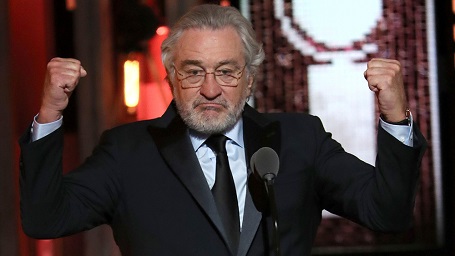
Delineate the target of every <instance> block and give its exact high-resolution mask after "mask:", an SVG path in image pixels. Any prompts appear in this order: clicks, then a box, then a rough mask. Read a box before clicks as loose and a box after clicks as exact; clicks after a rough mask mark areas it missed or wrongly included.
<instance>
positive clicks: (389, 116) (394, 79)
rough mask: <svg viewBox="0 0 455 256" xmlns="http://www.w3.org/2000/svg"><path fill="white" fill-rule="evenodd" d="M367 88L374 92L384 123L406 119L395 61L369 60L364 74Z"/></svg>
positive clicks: (405, 102) (403, 97)
mask: <svg viewBox="0 0 455 256" xmlns="http://www.w3.org/2000/svg"><path fill="white" fill-rule="evenodd" d="M364 76H365V79H366V80H367V81H368V87H369V88H370V90H371V91H373V92H375V94H376V97H377V99H378V105H379V111H380V112H381V114H382V117H383V119H384V121H387V122H399V121H402V120H404V119H405V118H406V108H407V101H406V94H405V90H404V85H403V76H402V74H401V64H400V62H398V61H397V60H390V59H380V58H374V59H371V60H370V61H369V62H368V64H367V70H366V71H365V72H364Z"/></svg>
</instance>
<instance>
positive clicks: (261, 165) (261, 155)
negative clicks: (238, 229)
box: [250, 147, 281, 256]
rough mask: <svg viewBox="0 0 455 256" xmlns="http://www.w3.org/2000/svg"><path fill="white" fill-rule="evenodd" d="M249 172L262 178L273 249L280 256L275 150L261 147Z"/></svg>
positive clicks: (251, 163) (277, 163) (276, 157)
mask: <svg viewBox="0 0 455 256" xmlns="http://www.w3.org/2000/svg"><path fill="white" fill-rule="evenodd" d="M250 166H251V170H252V171H253V172H254V173H255V174H256V175H258V176H260V177H261V178H262V180H263V181H264V185H265V190H266V192H267V196H268V199H269V200H268V201H269V209H270V213H271V216H272V221H273V232H272V233H273V240H272V242H273V247H274V250H275V255H276V256H280V255H281V252H280V236H279V226H278V211H277V208H276V200H275V190H274V187H273V184H274V182H275V177H276V176H277V174H278V169H279V166H280V160H279V158H278V155H277V153H276V152H275V150H273V149H271V148H269V147H262V148H260V149H259V150H258V151H256V153H254V154H253V156H252V157H251V160H250Z"/></svg>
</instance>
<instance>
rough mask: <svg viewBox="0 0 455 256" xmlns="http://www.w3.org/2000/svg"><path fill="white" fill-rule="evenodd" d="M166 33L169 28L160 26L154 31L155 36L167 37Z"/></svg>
mask: <svg viewBox="0 0 455 256" xmlns="http://www.w3.org/2000/svg"><path fill="white" fill-rule="evenodd" d="M167 33H169V28H168V27H166V26H161V27H158V28H157V29H156V34H157V35H159V36H164V35H167Z"/></svg>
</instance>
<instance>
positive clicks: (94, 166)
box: [19, 128, 119, 239]
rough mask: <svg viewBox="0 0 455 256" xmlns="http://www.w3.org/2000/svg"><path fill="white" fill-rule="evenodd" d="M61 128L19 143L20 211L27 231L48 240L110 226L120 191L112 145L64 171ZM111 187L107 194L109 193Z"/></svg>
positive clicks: (108, 144)
mask: <svg viewBox="0 0 455 256" xmlns="http://www.w3.org/2000/svg"><path fill="white" fill-rule="evenodd" d="M63 139H64V135H63V128H59V129H58V130H56V131H54V132H53V133H51V134H49V135H47V136H45V137H43V138H41V139H39V140H37V141H34V142H30V133H26V134H25V135H24V136H22V137H21V138H20V140H19V144H20V148H21V157H20V193H21V194H20V210H21V219H22V227H23V230H24V232H25V233H26V234H27V235H29V236H31V237H34V238H40V239H48V238H57V237H61V236H65V235H70V234H73V233H76V232H79V231H82V230H87V229H90V228H93V227H95V226H98V225H101V224H105V223H109V221H110V218H111V217H110V216H111V215H112V212H113V211H114V207H115V198H117V194H118V191H119V189H118V188H119V185H118V177H117V174H116V170H115V167H114V166H115V162H114V161H113V157H112V153H111V151H110V149H112V147H113V146H112V143H105V144H104V146H98V148H97V149H96V150H95V151H94V155H93V156H92V157H90V159H91V160H90V159H89V161H87V162H86V163H85V164H83V165H82V166H81V167H79V168H78V169H76V170H74V172H73V171H72V172H71V173H70V174H68V175H63V174H62V172H63V170H62V157H63ZM106 188H107V189H106Z"/></svg>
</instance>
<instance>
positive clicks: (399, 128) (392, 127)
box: [379, 115, 414, 147]
mask: <svg viewBox="0 0 455 256" xmlns="http://www.w3.org/2000/svg"><path fill="white" fill-rule="evenodd" d="M379 123H380V125H381V127H382V128H383V129H384V130H385V131H386V132H388V133H389V134H390V135H392V136H393V137H395V138H396V139H397V140H399V141H401V142H402V143H403V144H405V145H406V146H409V147H412V146H414V141H413V138H414V133H413V131H414V122H413V119H412V115H409V122H408V123H409V125H396V124H390V123H387V122H385V121H384V120H382V118H379Z"/></svg>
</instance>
